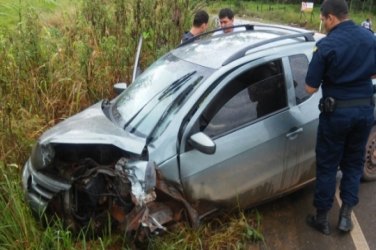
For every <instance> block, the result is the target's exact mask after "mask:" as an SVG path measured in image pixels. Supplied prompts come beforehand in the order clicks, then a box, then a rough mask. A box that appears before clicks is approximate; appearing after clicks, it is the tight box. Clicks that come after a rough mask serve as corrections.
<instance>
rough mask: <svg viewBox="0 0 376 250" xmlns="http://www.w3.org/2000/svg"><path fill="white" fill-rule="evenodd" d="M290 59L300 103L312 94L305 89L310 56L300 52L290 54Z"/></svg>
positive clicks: (297, 98) (297, 102) (297, 97)
mask: <svg viewBox="0 0 376 250" xmlns="http://www.w3.org/2000/svg"><path fill="white" fill-rule="evenodd" d="M289 60H290V65H291V71H292V77H293V80H294V86H295V97H296V104H300V103H302V102H304V101H305V100H307V99H308V98H309V97H310V96H311V95H310V94H308V93H307V92H306V91H305V77H306V75H307V70H308V58H307V56H306V55H303V54H300V55H294V56H290V57H289Z"/></svg>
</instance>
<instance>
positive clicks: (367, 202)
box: [256, 182, 376, 250]
mask: <svg viewBox="0 0 376 250" xmlns="http://www.w3.org/2000/svg"><path fill="white" fill-rule="evenodd" d="M313 188H314V185H309V186H307V187H306V188H304V189H302V190H300V191H298V192H295V193H293V194H291V195H288V196H286V197H284V198H280V199H278V200H276V201H274V202H271V203H268V204H265V205H262V206H260V207H258V210H259V212H260V213H261V215H262V217H263V219H262V225H263V228H262V233H263V235H264V237H265V242H264V243H260V244H259V246H258V247H256V248H258V249H260V250H261V249H262V250H265V249H278V250H280V249H281V250H282V249H289V250H290V249H299V250H311V249H312V250H317V249H319V250H325V249H330V250H332V249H341V250H353V249H359V250H367V249H376V237H375V231H376V215H375V214H376V213H375V205H376V199H375V194H376V182H366V183H362V185H361V188H360V203H359V205H358V206H357V207H356V208H355V209H354V212H353V220H354V222H355V227H354V230H353V231H352V232H351V234H341V233H340V232H339V231H338V230H336V228H335V226H336V223H337V218H338V211H339V207H340V205H339V199H338V198H336V199H335V202H334V206H333V208H332V210H331V212H330V215H329V220H330V224H331V226H332V234H331V235H330V236H325V235H323V234H321V233H319V232H316V231H315V230H312V229H311V228H310V227H309V226H307V225H306V223H305V217H306V216H307V214H308V213H312V212H314V208H313V206H312V194H313ZM356 222H358V224H357V223H356Z"/></svg>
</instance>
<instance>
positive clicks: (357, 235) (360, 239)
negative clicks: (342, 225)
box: [336, 187, 370, 250]
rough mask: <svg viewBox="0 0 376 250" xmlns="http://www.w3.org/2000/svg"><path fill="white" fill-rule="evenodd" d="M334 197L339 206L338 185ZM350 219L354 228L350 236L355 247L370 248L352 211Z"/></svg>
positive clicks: (366, 249) (363, 249) (365, 249)
mask: <svg viewBox="0 0 376 250" xmlns="http://www.w3.org/2000/svg"><path fill="white" fill-rule="evenodd" d="M336 199H337V202H338V204H339V206H341V204H342V201H341V198H340V197H339V189H338V187H337V190H336ZM351 220H352V222H353V224H354V228H353V230H351V231H350V235H351V238H352V240H353V242H354V245H355V248H356V249H359V250H370V248H369V246H368V243H367V240H366V238H365V237H364V234H363V231H362V229H361V228H360V225H359V223H358V220H357V219H356V217H355V213H354V211H353V212H352V213H351Z"/></svg>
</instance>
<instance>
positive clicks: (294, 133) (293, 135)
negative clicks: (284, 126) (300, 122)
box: [286, 128, 303, 140]
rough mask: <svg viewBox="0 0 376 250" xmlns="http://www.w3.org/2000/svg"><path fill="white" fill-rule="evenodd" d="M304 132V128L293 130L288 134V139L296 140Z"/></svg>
mask: <svg viewBox="0 0 376 250" xmlns="http://www.w3.org/2000/svg"><path fill="white" fill-rule="evenodd" d="M302 132H303V128H292V129H290V131H289V133H287V134H286V138H287V139H289V140H295V139H296V138H297V137H298V136H299V134H301V133H302Z"/></svg>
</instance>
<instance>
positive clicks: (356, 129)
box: [313, 106, 374, 210]
mask: <svg viewBox="0 0 376 250" xmlns="http://www.w3.org/2000/svg"><path fill="white" fill-rule="evenodd" d="M373 109H374V108H373V107H372V106H369V107H368V106H362V107H350V108H337V109H336V110H335V111H334V112H333V113H321V114H320V119H319V126H318V132H317V142H316V178H317V179H316V188H315V194H314V202H313V204H314V206H315V207H316V208H317V209H322V210H329V209H330V208H331V207H332V204H333V199H334V195H335V190H336V174H337V169H338V167H340V169H341V171H342V179H341V183H340V197H341V200H342V202H343V203H344V204H347V205H349V206H355V205H356V204H357V203H358V201H359V199H358V191H359V184H360V179H361V177H362V174H363V166H364V155H365V145H366V143H367V139H368V135H369V133H370V130H371V128H372V124H373V121H374V117H373Z"/></svg>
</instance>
